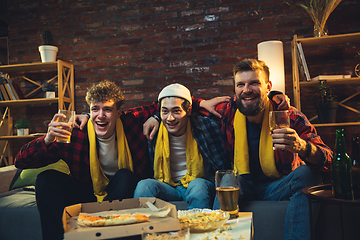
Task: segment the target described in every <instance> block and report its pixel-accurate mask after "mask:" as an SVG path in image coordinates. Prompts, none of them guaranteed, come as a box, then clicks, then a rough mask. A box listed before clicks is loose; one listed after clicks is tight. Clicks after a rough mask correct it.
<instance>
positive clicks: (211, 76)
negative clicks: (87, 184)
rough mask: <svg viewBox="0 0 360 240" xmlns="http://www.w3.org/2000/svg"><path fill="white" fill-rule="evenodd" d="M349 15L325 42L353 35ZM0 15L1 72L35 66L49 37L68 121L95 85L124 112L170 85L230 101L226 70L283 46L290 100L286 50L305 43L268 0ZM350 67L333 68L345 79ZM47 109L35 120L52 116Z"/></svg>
mask: <svg viewBox="0 0 360 240" xmlns="http://www.w3.org/2000/svg"><path fill="white" fill-rule="evenodd" d="M359 5H360V4H359V2H358V0H344V1H343V2H342V3H341V4H340V5H339V6H338V8H337V9H335V11H334V12H333V13H332V14H331V15H330V18H329V21H328V29H329V34H330V35H333V34H341V33H351V32H358V31H360V17H359V14H358V13H359V12H360V6H359ZM8 8H9V21H8V23H9V48H10V64H16V63H29V62H39V61H40V56H39V52H38V46H39V45H40V44H41V36H40V34H41V33H42V32H43V31H44V30H51V31H52V32H53V35H54V40H55V43H56V46H58V47H59V53H58V59H62V60H64V61H68V62H71V63H73V64H74V65H75V85H76V93H75V94H76V110H77V111H78V112H82V111H88V108H87V106H86V103H85V102H84V94H85V92H86V88H87V87H89V86H90V85H91V84H92V83H95V82H98V81H100V80H102V79H109V80H111V81H115V82H117V83H118V84H119V86H121V88H122V90H123V91H124V94H125V97H126V100H127V101H126V103H125V105H124V108H125V109H126V108H129V107H135V106H138V105H142V104H147V103H151V102H152V101H153V100H155V99H156V96H157V94H158V92H159V91H160V90H161V89H162V88H163V87H164V86H165V85H167V84H169V83H173V82H179V83H182V84H184V85H185V86H187V87H188V88H190V89H191V92H192V94H193V95H194V96H195V97H201V98H206V99H207V98H211V97H214V96H219V95H232V94H233V80H232V72H231V70H232V67H233V65H234V64H235V63H236V62H238V61H239V60H242V59H243V58H255V57H256V55H257V49H256V46H257V44H258V43H259V42H262V41H266V40H281V41H283V43H284V54H285V73H286V93H287V95H289V96H290V97H292V95H293V93H292V79H291V54H290V45H291V40H292V38H293V35H294V34H297V35H298V36H299V37H310V36H312V33H313V23H312V21H311V19H310V18H309V17H308V16H307V15H306V13H305V12H304V10H303V9H301V8H299V7H296V6H289V5H288V4H286V3H285V1H275V0H261V1H260V0H255V1H254V0H218V1H214V0H206V1H199V0H190V1H182V0H153V1H150V0H148V1H145V0H144V1H140V0H88V1H83V0H71V1H70V0H50V1H40V0H32V1H27V0H11V1H10V0H9V1H8ZM356 51H359V49H358V48H357V49H356V48H352V49H348V53H350V54H352V53H355V52H356ZM315 55H316V54H315ZM308 60H309V61H310V60H311V58H309V59H308ZM347 60H348V59H345V60H344V61H345V62H346V61H347ZM351 61H352V62H350V63H349V64H348V65H347V64H342V66H341V67H347V68H349V71H351V69H352V67H353V59H351ZM349 66H350V67H349ZM331 69H333V68H331ZM331 69H330V70H331ZM318 72H319V71H318ZM320 72H321V70H320ZM305 94H306V93H305ZM309 104H311V103H309ZM34 108H35V107H31V106H29V107H27V108H26V109H25V110H22V112H21V114H22V113H33V110H34ZM49 108H50V110H49V111H47V112H49V113H51V114H50V115H49V116H47V115H46V114H45V115H44V114H43V115H42V116H43V118H44V119H50V118H51V116H52V113H53V112H54V111H56V107H55V109H54V108H51V107H49ZM304 109H306V105H305V108H304ZM309 111H312V110H309ZM36 119H37V118H36ZM34 128H35V129H34V131H40V130H42V129H43V128H44V126H43V125H39V126H36V125H34ZM43 131H44V130H43ZM333 132H334V131H333Z"/></svg>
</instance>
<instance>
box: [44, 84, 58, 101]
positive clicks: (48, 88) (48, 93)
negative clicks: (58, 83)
mask: <svg viewBox="0 0 360 240" xmlns="http://www.w3.org/2000/svg"><path fill="white" fill-rule="evenodd" d="M42 90H43V91H44V92H45V98H55V84H54V83H52V82H46V83H44V85H43V86H42Z"/></svg>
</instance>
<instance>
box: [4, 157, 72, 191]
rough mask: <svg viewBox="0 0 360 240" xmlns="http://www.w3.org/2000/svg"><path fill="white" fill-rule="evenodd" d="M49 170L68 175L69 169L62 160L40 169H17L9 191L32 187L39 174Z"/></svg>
mask: <svg viewBox="0 0 360 240" xmlns="http://www.w3.org/2000/svg"><path fill="white" fill-rule="evenodd" d="M49 169H54V170H57V171H59V172H63V173H66V174H70V170H69V167H68V165H67V164H66V162H64V161H63V160H59V161H58V162H56V163H52V164H49V165H47V166H45V167H42V168H32V169H18V171H17V172H16V174H15V176H14V178H13V180H12V182H11V184H10V188H9V190H13V189H15V188H22V187H27V186H34V185H35V180H36V176H37V175H38V174H39V173H41V172H43V171H45V170H49Z"/></svg>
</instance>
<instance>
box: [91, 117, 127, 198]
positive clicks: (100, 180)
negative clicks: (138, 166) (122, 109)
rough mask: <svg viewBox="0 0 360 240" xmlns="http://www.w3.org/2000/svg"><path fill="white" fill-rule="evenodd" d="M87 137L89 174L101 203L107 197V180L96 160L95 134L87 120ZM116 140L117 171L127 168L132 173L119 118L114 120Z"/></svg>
mask: <svg viewBox="0 0 360 240" xmlns="http://www.w3.org/2000/svg"><path fill="white" fill-rule="evenodd" d="M87 129H88V135H89V143H90V146H89V149H90V154H89V155H90V173H91V179H92V182H93V187H94V194H95V196H96V198H97V201H98V202H102V201H103V200H104V198H105V197H106V195H107V192H106V191H105V189H106V186H107V185H108V184H109V179H108V178H107V177H106V176H105V174H104V172H103V170H102V168H101V165H100V161H99V159H98V154H97V147H96V134H95V130H94V126H93V124H92V122H91V119H89V121H88V123H87ZM116 138H117V148H118V149H117V150H118V158H119V162H118V166H119V169H122V168H127V169H129V170H131V171H133V164H132V158H131V153H130V149H129V146H128V143H127V140H126V136H125V133H124V128H123V125H122V122H121V120H120V118H118V119H116Z"/></svg>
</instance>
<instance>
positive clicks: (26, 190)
mask: <svg viewBox="0 0 360 240" xmlns="http://www.w3.org/2000/svg"><path fill="white" fill-rule="evenodd" d="M16 172H17V169H16V168H15V166H7V167H2V168H0V239H4V240H18V239H27V240H39V239H41V226H40V218H39V214H38V211H37V207H36V200H35V192H34V188H33V187H23V188H17V189H14V190H11V191H9V186H10V184H11V182H12V181H13V178H14V176H15V175H16ZM172 203H173V204H175V205H176V206H177V208H178V209H187V205H186V203H185V202H172ZM288 203H289V202H288V201H281V202H276V201H250V202H243V203H241V205H240V211H249V212H253V224H254V239H255V240H265V239H266V240H268V239H271V240H278V239H279V240H280V239H283V229H284V219H285V213H286V209H287V205H288ZM339 211H340V210H339V207H338V206H336V205H330V204H320V206H319V213H318V217H317V221H316V222H315V228H316V231H315V235H316V239H341V231H340V221H339V219H340V217H339V216H340V215H339V214H340V212H339ZM343 215H344V227H345V239H358V237H359V236H360V228H359V227H358V225H359V224H360V206H359V207H348V206H345V207H343ZM304 231H309V229H304Z"/></svg>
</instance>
